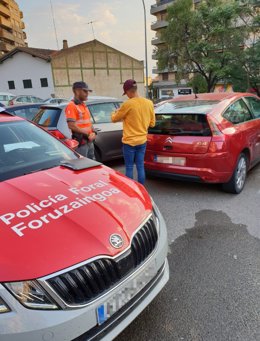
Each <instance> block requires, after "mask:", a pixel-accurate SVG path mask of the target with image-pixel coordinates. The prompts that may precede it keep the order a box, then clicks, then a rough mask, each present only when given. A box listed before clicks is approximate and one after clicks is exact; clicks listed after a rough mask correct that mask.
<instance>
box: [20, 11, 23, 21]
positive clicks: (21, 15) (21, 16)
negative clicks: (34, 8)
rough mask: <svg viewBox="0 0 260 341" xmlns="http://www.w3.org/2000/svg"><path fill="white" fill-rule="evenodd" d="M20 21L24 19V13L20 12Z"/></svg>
mask: <svg viewBox="0 0 260 341" xmlns="http://www.w3.org/2000/svg"><path fill="white" fill-rule="evenodd" d="M20 19H23V12H22V11H20Z"/></svg>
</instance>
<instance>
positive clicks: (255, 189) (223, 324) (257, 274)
mask: <svg viewBox="0 0 260 341" xmlns="http://www.w3.org/2000/svg"><path fill="white" fill-rule="evenodd" d="M110 166H112V167H114V168H116V169H118V170H122V171H123V165H122V163H121V162H120V163H113V164H112V165H110ZM146 186H147V189H148V191H149V192H150V194H151V195H152V196H153V198H154V200H155V202H156V203H157V205H158V206H159V208H160V209H161V212H162V214H163V215H164V218H165V220H166V222H167V226H168V233H169V255H168V259H169V264H170V281H169V282H168V284H167V286H166V287H165V289H164V290H163V291H162V292H161V294H160V295H159V296H158V297H157V298H156V299H155V300H154V301H153V302H152V303H151V304H150V306H149V307H147V308H146V309H145V310H144V312H143V313H142V314H141V315H140V316H139V317H138V318H137V319H136V320H135V321H134V322H133V323H132V324H131V325H130V326H129V327H128V328H127V329H126V330H125V331H124V332H123V333H122V334H121V335H120V336H119V337H118V338H117V339H116V341H125V340H131V341H148V340H149V341H150V340H151V341H152V340H153V341H154V340H171V341H260V166H258V167H256V168H255V169H254V170H252V171H251V172H250V174H249V176H248V180H247V184H246V187H245V189H244V191H243V192H242V193H241V194H240V195H238V196H235V195H231V194H226V193H224V192H222V190H221V187H220V186H216V185H205V184H192V183H182V182H175V181H172V180H166V179H149V180H148V181H147V184H146Z"/></svg>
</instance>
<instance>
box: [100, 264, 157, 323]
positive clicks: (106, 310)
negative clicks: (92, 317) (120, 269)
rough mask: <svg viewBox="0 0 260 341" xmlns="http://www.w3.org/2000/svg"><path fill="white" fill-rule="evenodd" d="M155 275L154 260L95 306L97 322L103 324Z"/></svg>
mask: <svg viewBox="0 0 260 341" xmlns="http://www.w3.org/2000/svg"><path fill="white" fill-rule="evenodd" d="M155 275H156V267H155V262H152V263H151V264H149V266H147V267H146V268H145V269H143V270H142V271H141V272H140V273H139V274H138V275H136V276H135V277H134V278H133V279H132V280H131V281H128V282H127V283H126V284H125V285H124V286H123V287H122V288H121V289H120V290H119V291H117V292H116V293H115V294H114V295H113V296H112V297H110V298H109V299H108V300H107V301H106V302H105V303H104V304H102V305H101V306H99V307H98V308H97V319H98V324H99V325H101V324H103V323H104V322H106V321H107V320H108V319H109V318H110V317H111V316H113V315H114V314H115V313H116V312H118V311H119V310H120V309H121V308H122V307H123V306H124V305H126V304H127V303H128V302H129V301H130V300H131V299H132V298H134V297H135V296H136V295H137V294H138V293H139V292H140V291H141V290H142V289H143V288H144V287H145V286H146V285H147V284H148V283H149V282H150V281H151V280H152V279H153V278H154V276H155Z"/></svg>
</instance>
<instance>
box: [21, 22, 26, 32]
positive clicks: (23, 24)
mask: <svg viewBox="0 0 260 341" xmlns="http://www.w3.org/2000/svg"><path fill="white" fill-rule="evenodd" d="M20 28H21V29H22V30H24V29H25V23H24V22H23V21H21V24H20Z"/></svg>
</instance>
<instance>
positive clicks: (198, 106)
mask: <svg viewBox="0 0 260 341" xmlns="http://www.w3.org/2000/svg"><path fill="white" fill-rule="evenodd" d="M218 103H219V101H202V100H190V101H179V102H167V103H163V104H161V105H159V106H158V107H157V108H156V112H157V113H164V114H170V113H201V114H202V113H207V112H208V111H210V110H211V109H212V108H213V107H214V106H215V105H217V104H218Z"/></svg>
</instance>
